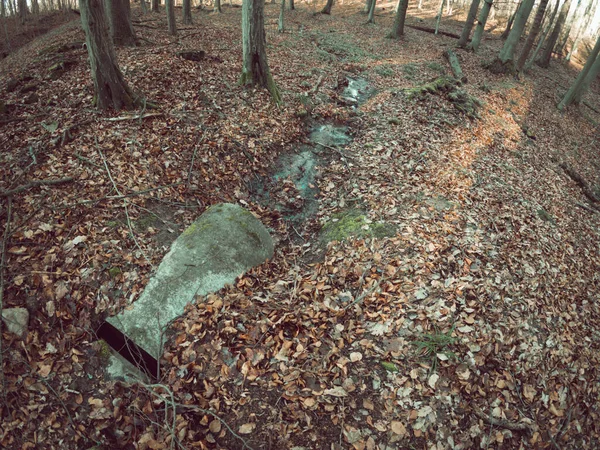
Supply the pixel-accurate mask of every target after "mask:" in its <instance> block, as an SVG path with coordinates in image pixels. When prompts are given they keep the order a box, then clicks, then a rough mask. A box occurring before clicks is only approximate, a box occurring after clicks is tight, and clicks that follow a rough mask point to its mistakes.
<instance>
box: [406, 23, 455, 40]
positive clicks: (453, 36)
mask: <svg viewBox="0 0 600 450" xmlns="http://www.w3.org/2000/svg"><path fill="white" fill-rule="evenodd" d="M405 26H407V27H408V28H412V29H414V30H419V31H425V32H426V33H431V34H436V32H435V29H433V28H428V27H420V26H418V25H405ZM437 34H443V35H444V36H448V37H451V38H455V39H460V36H459V35H458V34H454V33H449V32H447V31H439V30H438V32H437Z"/></svg>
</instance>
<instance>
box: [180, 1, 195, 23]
mask: <svg viewBox="0 0 600 450" xmlns="http://www.w3.org/2000/svg"><path fill="white" fill-rule="evenodd" d="M181 12H182V17H181V19H182V21H183V23H184V24H185V25H190V24H191V23H192V0H183V7H182V11H181Z"/></svg>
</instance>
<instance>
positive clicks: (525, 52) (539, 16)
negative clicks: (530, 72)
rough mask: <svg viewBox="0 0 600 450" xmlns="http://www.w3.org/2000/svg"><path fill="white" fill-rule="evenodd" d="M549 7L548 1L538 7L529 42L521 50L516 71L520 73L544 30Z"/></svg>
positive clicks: (541, 1)
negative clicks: (544, 21)
mask: <svg viewBox="0 0 600 450" xmlns="http://www.w3.org/2000/svg"><path fill="white" fill-rule="evenodd" d="M547 6H548V0H540V4H539V6H538V9H537V12H536V13H535V18H534V19H533V25H532V26H531V30H530V31H529V35H528V36H527V40H526V41H525V45H523V49H522V50H521V55H520V56H519V59H518V60H517V62H516V64H515V70H516V71H517V72H520V71H521V70H522V69H523V66H525V62H527V57H528V56H529V53H530V52H531V49H532V48H533V44H534V43H535V40H536V39H537V37H538V34H540V30H541V28H542V20H543V19H544V14H545V13H546V7H547Z"/></svg>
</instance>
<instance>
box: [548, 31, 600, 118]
mask: <svg viewBox="0 0 600 450" xmlns="http://www.w3.org/2000/svg"><path fill="white" fill-rule="evenodd" d="M598 53H600V36H599V37H598V39H597V40H596V45H595V46H594V48H593V49H592V52H591V53H590V55H589V56H588V59H587V62H586V63H585V66H583V69H581V72H579V75H578V76H577V79H576V80H575V81H574V82H573V84H572V85H571V87H570V88H569V90H568V91H567V93H566V94H565V97H564V98H563V99H562V101H561V102H560V103H559V104H558V110H559V111H562V110H563V109H565V108H566V107H567V106H569V105H570V104H571V103H572V102H573V101H574V100H575V99H577V98H578V99H580V100H581V97H582V95H583V87H584V85H585V81H586V78H587V76H588V74H589V73H590V72H591V70H592V66H594V64H595V63H596V59H597V58H598Z"/></svg>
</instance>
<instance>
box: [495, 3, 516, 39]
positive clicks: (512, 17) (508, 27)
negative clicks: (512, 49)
mask: <svg viewBox="0 0 600 450" xmlns="http://www.w3.org/2000/svg"><path fill="white" fill-rule="evenodd" d="M520 6H521V2H519V3H517V7H516V8H515V10H514V12H513V13H512V14H511V15H510V18H509V19H508V22H507V23H506V28H505V29H504V31H503V32H502V34H501V35H500V38H501V39H502V40H503V41H505V40H506V38H507V37H508V34H509V33H510V30H511V28H512V25H513V22H514V21H515V16H516V15H517V11H518V10H519V7H520Z"/></svg>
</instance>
